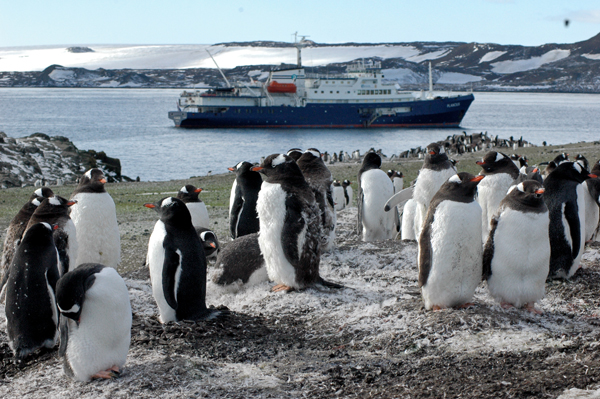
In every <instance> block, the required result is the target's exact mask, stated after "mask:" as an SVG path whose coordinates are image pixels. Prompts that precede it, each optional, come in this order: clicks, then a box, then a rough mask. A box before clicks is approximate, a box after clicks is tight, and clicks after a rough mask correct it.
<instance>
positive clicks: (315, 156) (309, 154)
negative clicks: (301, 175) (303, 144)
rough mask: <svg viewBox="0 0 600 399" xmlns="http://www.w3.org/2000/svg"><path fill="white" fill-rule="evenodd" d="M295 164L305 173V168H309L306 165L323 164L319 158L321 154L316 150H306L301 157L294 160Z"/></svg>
mask: <svg viewBox="0 0 600 399" xmlns="http://www.w3.org/2000/svg"><path fill="white" fill-rule="evenodd" d="M296 162H298V165H301V166H300V167H301V170H303V171H305V172H306V169H305V168H307V167H308V168H310V166H308V165H311V164H312V165H319V164H323V160H322V158H321V152H320V151H319V150H317V149H316V148H309V149H308V150H306V151H304V153H303V154H302V156H301V157H300V158H298V159H296Z"/></svg>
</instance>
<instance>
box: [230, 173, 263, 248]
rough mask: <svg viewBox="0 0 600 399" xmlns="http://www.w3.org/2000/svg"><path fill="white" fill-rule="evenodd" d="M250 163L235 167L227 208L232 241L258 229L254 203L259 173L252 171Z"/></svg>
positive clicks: (258, 185) (259, 180) (258, 189)
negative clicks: (233, 181)
mask: <svg viewBox="0 0 600 399" xmlns="http://www.w3.org/2000/svg"><path fill="white" fill-rule="evenodd" d="M253 166H254V165H252V164H251V163H250V162H240V163H238V164H237V165H236V166H235V167H233V168H229V170H230V171H235V174H236V177H235V183H234V185H235V189H234V188H233V187H232V189H231V195H232V196H233V198H230V202H229V203H230V207H229V233H230V235H231V238H232V239H236V238H238V237H241V236H244V235H246V234H252V233H257V232H258V229H259V226H260V225H259V222H258V213H257V212H256V201H257V200H258V193H259V192H260V186H261V185H262V177H261V176H260V173H258V172H254V171H252V170H251V169H252V167H253Z"/></svg>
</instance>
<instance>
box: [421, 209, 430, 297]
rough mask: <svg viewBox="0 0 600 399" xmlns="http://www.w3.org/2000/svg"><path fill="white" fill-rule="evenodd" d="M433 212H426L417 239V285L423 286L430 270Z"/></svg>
mask: <svg viewBox="0 0 600 399" xmlns="http://www.w3.org/2000/svg"><path fill="white" fill-rule="evenodd" d="M433 213H434V212H432V211H431V207H430V211H429V212H427V219H426V222H425V223H424V224H423V230H422V231H421V236H420V237H419V238H418V240H419V287H423V286H424V285H425V284H427V280H428V279H429V272H430V271H431V264H432V259H431V254H432V250H431V225H432V224H433Z"/></svg>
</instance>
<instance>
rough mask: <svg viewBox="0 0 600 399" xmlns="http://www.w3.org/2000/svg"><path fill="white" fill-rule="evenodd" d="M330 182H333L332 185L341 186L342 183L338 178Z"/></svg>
mask: <svg viewBox="0 0 600 399" xmlns="http://www.w3.org/2000/svg"><path fill="white" fill-rule="evenodd" d="M331 184H333V186H334V187H341V186H342V183H340V181H339V180H334V181H333V183H331Z"/></svg>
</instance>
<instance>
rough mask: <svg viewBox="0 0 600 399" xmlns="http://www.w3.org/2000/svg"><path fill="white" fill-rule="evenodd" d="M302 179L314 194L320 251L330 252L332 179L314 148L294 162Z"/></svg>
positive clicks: (333, 229)
mask: <svg viewBox="0 0 600 399" xmlns="http://www.w3.org/2000/svg"><path fill="white" fill-rule="evenodd" d="M296 163H297V164H298V167H299V168H300V171H301V172H302V174H303V175H304V179H305V180H306V182H307V183H308V185H309V186H310V188H311V189H312V190H313V192H314V193H315V200H316V201H317V205H318V206H319V210H320V213H321V230H322V234H323V242H322V243H321V250H322V251H323V252H327V251H330V250H331V249H333V247H334V245H335V224H336V214H335V209H334V206H335V205H334V202H333V186H332V183H333V177H332V176H331V172H330V171H329V169H328V168H327V166H326V165H325V162H323V159H321V153H320V152H319V150H317V149H316V148H309V149H308V150H306V151H305V152H304V154H302V156H301V157H300V158H298V160H297V161H296Z"/></svg>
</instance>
